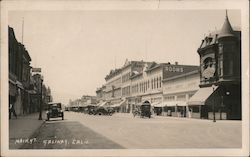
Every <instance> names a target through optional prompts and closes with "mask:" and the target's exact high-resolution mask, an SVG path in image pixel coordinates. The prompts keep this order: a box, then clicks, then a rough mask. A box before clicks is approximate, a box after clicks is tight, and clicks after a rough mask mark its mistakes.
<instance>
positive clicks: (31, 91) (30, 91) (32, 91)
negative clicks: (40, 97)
mask: <svg viewBox="0 0 250 157" xmlns="http://www.w3.org/2000/svg"><path fill="white" fill-rule="evenodd" d="M28 93H29V94H36V91H35V90H28Z"/></svg>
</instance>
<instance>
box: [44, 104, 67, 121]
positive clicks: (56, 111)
mask: <svg viewBox="0 0 250 157" xmlns="http://www.w3.org/2000/svg"><path fill="white" fill-rule="evenodd" d="M46 113H47V120H48V121H49V120H50V118H58V117H61V118H62V120H63V119H64V113H63V110H62V104H61V103H54V102H51V103H49V104H48V111H46Z"/></svg>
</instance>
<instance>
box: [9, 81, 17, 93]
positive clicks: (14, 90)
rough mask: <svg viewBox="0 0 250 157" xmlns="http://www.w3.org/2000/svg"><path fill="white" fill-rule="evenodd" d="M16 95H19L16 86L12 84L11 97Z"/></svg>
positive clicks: (10, 87)
mask: <svg viewBox="0 0 250 157" xmlns="http://www.w3.org/2000/svg"><path fill="white" fill-rule="evenodd" d="M16 93H17V90H16V85H15V84H12V83H9V95H11V96H15V95H16Z"/></svg>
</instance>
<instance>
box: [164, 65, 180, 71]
mask: <svg viewBox="0 0 250 157" xmlns="http://www.w3.org/2000/svg"><path fill="white" fill-rule="evenodd" d="M165 71H168V72H184V70H183V67H175V66H167V67H165Z"/></svg>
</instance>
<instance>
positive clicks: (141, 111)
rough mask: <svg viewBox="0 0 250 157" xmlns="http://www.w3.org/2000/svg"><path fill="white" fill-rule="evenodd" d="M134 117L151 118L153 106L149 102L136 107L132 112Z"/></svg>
mask: <svg viewBox="0 0 250 157" xmlns="http://www.w3.org/2000/svg"><path fill="white" fill-rule="evenodd" d="M132 113H133V115H134V117H135V116H140V117H141V118H143V117H148V118H151V105H150V103H149V102H148V101H146V102H143V103H141V104H139V105H137V106H136V107H135V109H134V110H133V111H132Z"/></svg>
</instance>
